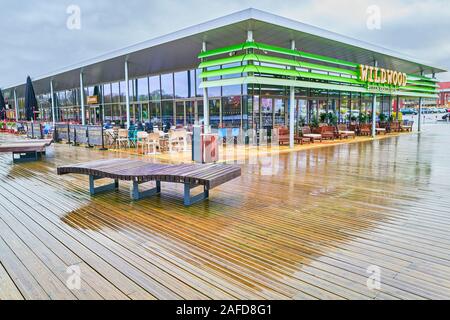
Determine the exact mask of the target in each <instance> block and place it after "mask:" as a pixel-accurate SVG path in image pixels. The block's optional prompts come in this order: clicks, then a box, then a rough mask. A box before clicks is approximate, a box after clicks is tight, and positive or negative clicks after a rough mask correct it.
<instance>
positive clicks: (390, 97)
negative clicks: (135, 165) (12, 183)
mask: <svg viewBox="0 0 450 320" xmlns="http://www.w3.org/2000/svg"><path fill="white" fill-rule="evenodd" d="M68 65H70V67H66V68H62V69H60V70H59V71H57V72H50V73H48V74H47V75H44V76H40V77H34V79H33V84H34V88H35V91H36V94H37V98H38V100H39V104H40V106H39V110H41V113H40V118H41V119H43V120H47V121H50V120H53V119H52V114H53V113H54V114H55V121H59V122H69V121H70V122H79V123H83V124H95V123H99V122H100V121H101V120H103V121H112V122H116V123H130V122H131V121H138V120H139V121H141V120H142V121H153V122H161V123H166V122H170V123H172V124H180V125H186V126H187V125H191V124H194V123H200V122H202V121H204V120H205V118H207V122H209V123H210V125H211V126H212V127H213V128H217V127H233V128H235V127H240V128H243V129H248V128H255V127H256V128H268V129H270V128H273V127H276V126H280V125H288V124H290V120H291V118H292V117H294V121H295V123H298V122H304V121H306V122H310V121H312V120H313V119H315V118H318V117H319V116H320V114H322V113H325V112H327V113H330V112H332V113H334V114H336V116H337V117H338V119H339V121H341V122H343V121H348V120H349V115H353V114H355V113H354V112H358V113H370V112H371V109H372V107H374V109H375V112H376V113H377V114H380V113H385V114H391V112H392V106H396V105H404V103H403V102H402V101H403V100H405V99H407V101H408V102H411V103H414V104H416V105H418V104H419V101H422V102H423V99H431V100H433V101H436V99H437V98H438V91H437V89H438V86H437V80H436V79H435V74H436V73H439V72H444V71H445V70H444V69H442V68H439V67H436V66H433V65H431V64H430V63H428V62H423V61H419V60H417V59H414V58H410V57H407V56H405V55H403V54H400V53H398V52H395V51H392V50H388V49H385V48H382V47H378V46H374V45H371V44H368V43H366V42H363V41H359V40H355V39H351V38H348V37H345V36H342V35H339V34H336V33H333V32H329V31H326V30H323V29H319V28H316V27H312V26H310V25H306V24H303V23H300V22H298V21H294V20H290V19H287V18H283V17H280V16H276V15H273V14H270V13H266V12H262V11H259V10H255V9H247V10H244V11H241V12H237V13H234V14H231V15H228V16H225V17H222V18H218V19H215V20H212V21H209V22H206V23H202V24H199V25H197V26H194V27H190V28H186V29H183V30H181V31H178V32H175V33H171V34H169V35H166V36H162V37H158V38H156V39H152V40H149V41H145V42H143V43H140V44H137V45H134V46H130V47H127V48H124V49H121V50H116V51H114V52H112V53H108V54H105V55H102V56H100V57H97V58H93V59H90V60H88V61H85V62H82V63H79V64H76V65H74V64H72V63H71V62H70V61H68ZM24 79H25V76H24ZM24 89H25V85H24V84H23V83H19V84H14V85H9V86H5V87H4V92H5V95H6V97H7V98H8V101H9V102H12V107H13V108H14V109H15V110H17V111H18V118H19V119H21V118H23V117H24V93H25V92H24V91H25V90H24ZM419 99H421V100H419ZM374 102H375V104H374ZM204 105H207V108H204ZM52 109H54V110H52ZM205 111H206V112H207V115H205V114H204V113H205Z"/></svg>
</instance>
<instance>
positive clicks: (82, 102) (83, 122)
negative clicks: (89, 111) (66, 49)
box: [80, 71, 86, 126]
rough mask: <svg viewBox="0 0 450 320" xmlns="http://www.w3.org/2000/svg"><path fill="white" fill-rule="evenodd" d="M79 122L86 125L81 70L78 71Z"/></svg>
mask: <svg viewBox="0 0 450 320" xmlns="http://www.w3.org/2000/svg"><path fill="white" fill-rule="evenodd" d="M80 98H81V124H82V125H83V126H84V125H86V110H85V108H84V84H83V71H81V72H80Z"/></svg>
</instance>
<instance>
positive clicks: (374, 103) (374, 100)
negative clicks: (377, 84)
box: [372, 61, 378, 138]
mask: <svg viewBox="0 0 450 320" xmlns="http://www.w3.org/2000/svg"><path fill="white" fill-rule="evenodd" d="M374 66H375V68H376V67H378V61H375V63H374ZM376 121H377V95H376V94H375V93H374V94H373V96H372V138H375V137H376V136H377V130H376V128H377V124H376Z"/></svg>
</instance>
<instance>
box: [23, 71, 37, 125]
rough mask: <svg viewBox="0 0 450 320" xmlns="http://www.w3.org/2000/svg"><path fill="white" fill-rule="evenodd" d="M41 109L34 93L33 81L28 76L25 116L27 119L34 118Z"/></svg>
mask: <svg viewBox="0 0 450 320" xmlns="http://www.w3.org/2000/svg"><path fill="white" fill-rule="evenodd" d="M38 110H39V108H38V103H37V100H36V95H35V94H34V89H33V83H32V82H31V78H30V77H29V76H28V77H27V85H26V87H25V117H26V119H27V121H31V120H34V115H35V112H37V111H38Z"/></svg>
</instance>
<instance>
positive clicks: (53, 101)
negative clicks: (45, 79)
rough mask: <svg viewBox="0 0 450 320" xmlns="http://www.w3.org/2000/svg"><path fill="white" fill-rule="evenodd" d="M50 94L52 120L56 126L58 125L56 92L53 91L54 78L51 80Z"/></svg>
mask: <svg viewBox="0 0 450 320" xmlns="http://www.w3.org/2000/svg"><path fill="white" fill-rule="evenodd" d="M50 96H51V99H52V122H53V128H54V127H55V125H56V106H55V92H54V91H53V80H50Z"/></svg>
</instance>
